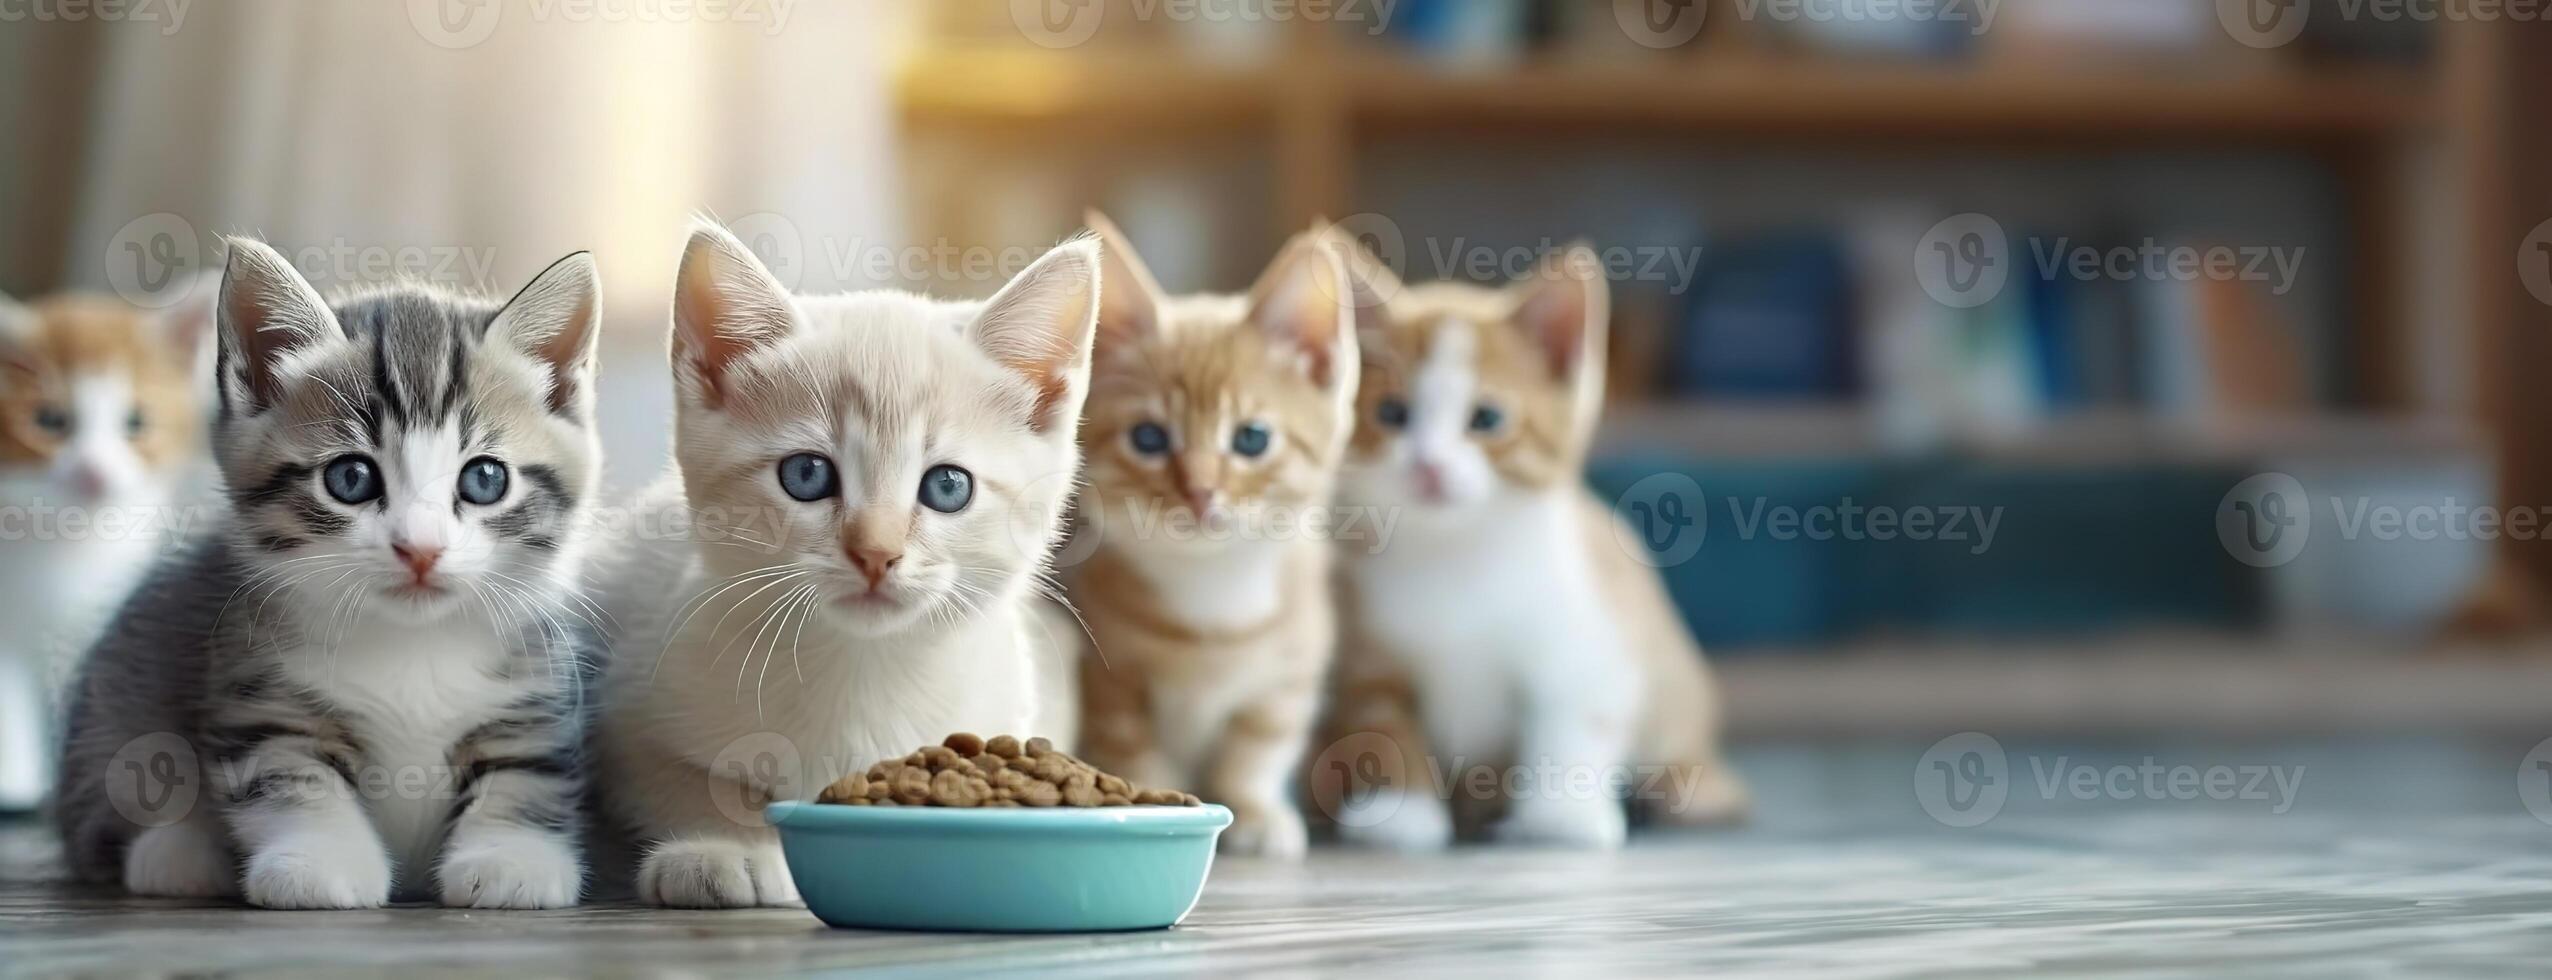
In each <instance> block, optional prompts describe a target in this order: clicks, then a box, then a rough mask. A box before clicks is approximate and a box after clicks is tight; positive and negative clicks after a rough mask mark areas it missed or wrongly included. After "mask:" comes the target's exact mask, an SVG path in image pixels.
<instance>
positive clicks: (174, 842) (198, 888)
mask: <svg viewBox="0 0 2552 980" xmlns="http://www.w3.org/2000/svg"><path fill="white" fill-rule="evenodd" d="M124 890H125V891H128V892H131V893H133V894H135V895H151V896H157V897H162V898H220V897H224V896H229V895H236V894H239V865H238V863H237V862H236V861H235V860H234V859H233V858H232V857H231V854H230V842H229V841H228V840H225V839H223V838H222V835H221V828H220V827H218V826H208V825H207V823H206V822H205V821H201V820H191V819H190V820H180V821H178V822H176V823H173V824H169V825H167V826H165V827H152V828H149V829H146V830H144V831H142V833H141V834H140V836H137V837H135V838H133V845H132V847H130V848H128V849H126V850H125V852H124Z"/></svg>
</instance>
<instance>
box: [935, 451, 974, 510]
mask: <svg viewBox="0 0 2552 980" xmlns="http://www.w3.org/2000/svg"><path fill="white" fill-rule="evenodd" d="M973 499H975V475H974V474H972V473H968V472H966V471H965V470H962V469H958V468H957V467H954V466H950V465H948V464H946V463H941V464H939V465H937V466H933V467H931V468H930V472H928V473H924V474H922V506H924V507H928V508H930V509H932V510H935V511H938V512H940V513H942V514H954V513H956V512H958V511H961V510H964V509H966V502H967V501H970V500H973Z"/></svg>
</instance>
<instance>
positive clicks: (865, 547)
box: [596, 225, 1100, 908]
mask: <svg viewBox="0 0 2552 980" xmlns="http://www.w3.org/2000/svg"><path fill="white" fill-rule="evenodd" d="M1099 286H1100V268H1099V246H1098V243H1096V242H1093V241H1089V240H1087V239H1082V240H1076V241H1072V242H1067V243H1065V244H1063V245H1060V246H1057V247H1056V248H1055V249H1054V250H1053V251H1052V252H1049V253H1047V254H1046V255H1045V257H1043V258H1040V259H1038V260H1037V261H1036V262H1035V263H1034V264H1032V265H1030V266H1029V267H1028V268H1027V269H1025V270H1023V271H1021V272H1020V273H1019V275H1018V276H1017V277H1016V278H1014V279H1012V280H1011V281H1010V283H1009V285H1007V286H1005V287H1003V288H1002V289H1001V291H1000V292H999V293H997V294H995V295H994V296H993V297H992V298H991V299H990V300H987V301H980V302H944V301H938V300H933V299H930V298H928V297H924V296H917V295H913V294H911V293H903V292H895V291H891V290H872V291H866V292H856V293H844V294H839V295H798V294H793V293H791V292H789V291H788V290H787V289H786V288H784V287H783V286H781V285H780V283H779V282H778V281H777V280H776V279H774V278H773V277H772V276H771V273H770V272H769V270H767V269H766V268H764V266H763V265H762V263H761V261H760V260H758V259H756V258H755V257H754V255H753V253H752V252H750V251H748V250H746V248H745V247H744V245H743V243H741V242H738V241H737V240H736V239H735V237H734V236H732V235H730V234H728V233H727V232H726V231H725V230H724V229H721V228H718V227H716V226H714V225H704V226H702V227H701V228H699V229H698V230H696V231H695V232H694V233H693V234H692V237H691V242H690V245H689V247H688V248H687V249H685V251H684V252H683V257H682V265H681V269H680V271H679V272H678V273H677V274H676V281H675V285H674V308H673V333H672V357H671V362H672V363H671V366H672V369H673V376H674V387H675V390H676V393H677V397H676V406H675V411H674V462H675V469H674V473H673V475H672V479H670V480H668V481H666V482H665V483H663V484H660V485H659V486H658V487H656V488H655V489H653V490H650V491H649V492H648V495H647V496H646V498H644V499H643V500H642V501H641V505H640V506H641V509H642V512H643V513H644V514H646V515H650V516H644V517H642V518H641V520H642V521H643V522H644V525H642V533H639V534H635V535H633V536H632V540H630V541H627V542H625V543H624V547H622V548H621V549H620V550H619V553H618V554H616V555H614V556H613V557H612V558H611V559H610V560H608V561H607V563H606V568H605V570H604V572H603V577H604V588H603V593H604V595H605V597H606V601H605V605H606V608H607V611H608V612H609V613H610V615H611V619H612V620H613V627H612V633H613V636H612V640H613V652H612V655H611V659H610V662H609V663H608V664H607V665H606V666H605V667H604V670H603V682H602V691H603V698H602V702H603V703H602V708H601V711H600V717H599V720H598V721H597V723H596V741H597V743H598V748H599V752H598V756H599V759H600V769H601V779H600V780H599V782H598V783H597V788H598V792H599V795H600V797H601V800H602V805H603V810H604V813H605V814H606V815H607V816H609V817H611V818H614V819H615V820H616V821H617V822H618V823H619V824H620V826H621V827H622V828H623V829H626V830H627V831H629V832H631V833H632V834H633V835H634V836H635V838H636V842H637V843H638V844H639V845H641V846H643V847H644V848H645V857H644V858H643V860H642V861H641V863H640V865H639V868H638V876H637V880H636V882H635V885H636V889H637V893H638V898H639V899H640V900H641V901H644V902H647V903H650V904H656V905H670V906H682V907H695V908H725V907H735V906H752V905H785V904H789V903H792V902H795V901H796V900H797V895H798V893H797V887H796V883H795V880H794V879H793V878H791V877H790V875H789V870H788V866H787V864H786V863H785V862H784V861H783V859H782V857H781V854H780V848H779V840H778V836H777V834H776V832H774V831H773V830H772V829H771V828H770V827H769V826H767V825H766V824H764V823H762V822H761V821H760V818H759V813H760V811H761V808H762V805H763V803H765V802H767V801H770V800H775V799H801V800H803V799H812V798H813V797H814V796H815V794H816V793H817V792H818V791H820V790H822V789H823V788H824V787H825V786H826V785H828V784H830V783H832V782H833V781H834V780H835V779H838V778H840V777H841V776H843V775H845V774H847V773H853V772H859V771H861V770H864V769H866V768H868V767H869V766H870V765H872V764H875V763H877V762H879V761H881V760H884V759H887V758H891V757H896V756H901V755H903V754H905V753H907V752H910V751H912V750H913V748H914V747H915V746H920V745H930V744H936V743H938V742H939V740H941V739H943V738H946V737H948V735H949V733H951V732H960V731H970V732H979V733H985V734H999V733H1009V734H1016V735H1029V736H1033V735H1047V736H1049V737H1052V738H1054V740H1055V741H1056V742H1057V743H1059V744H1060V743H1065V742H1068V741H1069V740H1070V739H1069V736H1070V734H1071V731H1070V727H1069V726H1070V725H1071V724H1073V723H1072V722H1071V721H1070V720H1069V719H1054V718H1050V717H1049V715H1048V708H1049V706H1050V705H1053V704H1056V703H1062V704H1070V703H1071V699H1070V697H1069V696H1068V694H1059V693H1058V692H1057V691H1056V690H1055V689H1056V688H1057V687H1062V688H1065V689H1067V690H1068V688H1069V685H1070V683H1071V667H1070V665H1071V664H1072V663H1073V661H1074V660H1075V659H1077V658H1078V656H1079V654H1080V646H1079V642H1078V641H1079V639H1080V634H1079V632H1078V630H1077V629H1075V628H1074V627H1072V626H1071V625H1069V624H1068V623H1063V624H1058V623H1056V622H1053V621H1051V620H1049V619H1048V618H1047V616H1046V611H1047V609H1046V603H1045V602H1044V597H1043V595H1041V594H1040V592H1039V591H1038V587H1039V579H1040V576H1042V575H1044V574H1045V572H1046V570H1047V567H1048V563H1049V561H1050V558H1051V554H1050V552H1051V549H1052V546H1053V544H1054V543H1055V541H1057V540H1058V539H1059V538H1060V537H1061V536H1062V531H1063V519H1062V518H1063V513H1064V502H1065V498H1066V497H1067V496H1068V495H1069V494H1070V492H1071V490H1072V474H1073V473H1074V472H1075V470H1076V469H1077V465H1078V448H1077V445H1076V443H1075V442H1074V432H1075V430H1076V429H1077V428H1078V427H1079V424H1080V418H1081V402H1082V398H1083V393H1084V392H1085V391H1086V390H1087V385H1088V382H1089V373H1090V338H1091V332H1092V330H1093V329H1094V328H1095V324H1096V320H1097V317H1098V297H1099ZM665 515H669V516H671V517H673V518H675V519H676V520H675V521H673V522H672V523H666V522H663V521H660V520H658V517H659V516H665ZM643 527H658V528H664V529H665V530H666V531H667V532H670V533H645V532H644V531H643ZM683 529H687V530H683Z"/></svg>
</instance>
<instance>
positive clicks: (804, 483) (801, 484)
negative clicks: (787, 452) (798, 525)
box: [780, 453, 842, 501]
mask: <svg viewBox="0 0 2552 980" xmlns="http://www.w3.org/2000/svg"><path fill="white" fill-rule="evenodd" d="M841 488H842V484H841V480H840V479H838V478H836V477H835V476H834V475H833V461H832V460H829V459H826V458H824V457H822V456H818V455H816V454H814V453H799V454H797V455H795V456H791V457H789V458H787V459H784V460H781V461H780V489H781V491H783V492H785V493H787V494H788V495H789V496H790V497H792V498H795V499H798V500H805V501H816V500H822V499H824V498H826V497H830V496H832V495H833V494H834V493H835V492H837V491H839V490H841Z"/></svg>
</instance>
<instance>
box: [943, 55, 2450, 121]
mask: <svg viewBox="0 0 2552 980" xmlns="http://www.w3.org/2000/svg"><path fill="white" fill-rule="evenodd" d="M1305 73H1322V74H1324V75H1325V76H1326V77H1325V78H1324V79H1323V81H1325V82H1327V83H1328V84H1323V85H1318V86H1313V87H1312V88H1315V89H1316V90H1317V91H1320V92H1323V93H1328V97H1329V98H1332V99H1334V100H1335V103H1336V104H1335V105H1332V106H1330V107H1328V108H1329V110H1330V111H1332V112H1335V113H1337V114H1339V115H1340V116H1342V117H1344V118H1345V119H1347V120H1349V121H1351V122H1352V123H1354V124H1357V125H1387V126H1389V127H1392V128H1394V129H1398V128H1401V127H1405V126H1410V125H1421V126H1436V125H1466V124H1477V123H1491V124H1508V123H1515V122H1519V121H1531V122H1542V123H1552V122H1556V123H1563V124H1572V125H1580V126H1600V125H1622V126H1636V127H1642V128H1655V127H1660V126H1665V127H1681V128H1685V129H1694V130H1702V131H1710V130H1717V129H1729V130H1745V131H1792V132H1804V133H1816V134H1823V135H1827V136H1833V137H1842V138H1873V139H1875V138H1888V139H1899V138H1902V137H1904V136H1907V135H1909V134H1925V135H1930V136H1937V137H1943V138H1947V137H1973V136H1977V135H1980V134H1981V135H1987V136H1992V135H1996V134H2000V135H2004V136H2009V137H2017V138H2027V137H2034V136H2043V137H2060V138H2098V139H2113V138H2122V137H2128V136H2132V137H2135V138H2139V139H2152V138H2156V137H2167V136H2172V135H2180V136H2187V137H2192V138H2195V137H2206V138H2210V139H2222V138H2225V137H2234V138H2242V139H2279V138H2299V137H2300V138H2325V137H2347V136H2369V137H2377V136H2385V135H2390V134H2394V133H2397V132H2399V131H2402V130H2405V129H2410V128H2415V127H2419V126H2422V125H2425V124H2426V123H2427V122H2428V121H2429V117H2430V106H2431V105H2432V101H2431V100H2430V98H2429V97H2428V95H2427V93H2426V90H2425V85H2424V84H2423V83H2422V82H2421V81H2420V76H2419V75H2418V74H2417V73H2414V72H2409V71H2403V70H2393V69H2384V68H2351V69H2345V70H2328V71H2306V70H2281V71H2249V72H2242V73H2236V74H2223V73H2218V74H2206V73H2178V72H2174V71H2170V70H2163V69H2155V70H2136V69H2132V68H2123V67H2119V66H2115V65H2106V66H2102V67H2099V68H2094V69H2074V70H2068V69H2063V68H2045V69H2032V68H2026V67H2023V66H2016V65H1990V66H1988V65H1964V64H1952V65H1912V64H1871V63H1857V62H1836V61H1825V60H1817V59H1809V58H1783V57H1771V56H1742V57H1728V58H1719V59H1708V60H1698V61H1694V62H1691V63H1675V64H1665V63H1653V62H1652V63H1645V64H1640V65H1636V66H1618V65H1605V64H1593V63H1569V62H1554V63H1546V64H1536V65H1528V66H1526V67H1523V68H1519V69H1515V70H1512V71H1503V72H1497V73H1494V74H1484V73H1460V72H1447V71H1441V70H1436V69H1432V68H1429V67H1426V66H1423V65H1418V64H1414V63H1409V62H1404V61H1400V60H1397V59H1389V58H1382V57H1344V58H1337V59H1321V60H1303V61H1290V60H1289V61H1280V62H1277V63H1272V64H1269V65H1266V66H1261V67H1255V68H1238V69H1235V68H1227V67H1216V66H1208V65H1202V64H1194V63H1188V62H1183V61H1180V60H1178V59H1174V58H1163V57H1158V56H1151V55H1144V54H1139V53H1124V54H1116V55H1111V54H1107V53H1090V54H1081V53H1071V54H1057V53H1053V52H1045V51H1019V50H1011V49H983V50H963V49H956V50H939V51H932V52H927V53H924V54H922V55H919V56H917V57H915V58H914V59H912V60H911V61H910V62H908V63H907V64H906V65H905V66H904V68H903V71H902V73H901V77H900V85H899V92H900V98H901V102H902V105H903V108H904V110H905V112H906V114H907V116H908V117H910V118H913V119H917V120H925V121H946V122H969V123H994V124H998V123H1037V122H1106V121H1110V120H1122V121H1131V122H1143V123H1164V122H1178V121H1189V122H1195V121H1220V122H1245V121H1251V120H1259V119H1265V118H1269V117H1272V116H1273V115H1274V114H1275V113H1276V112H1277V111H1278V110H1279V109H1280V107H1283V106H1286V105H1288V101H1287V100H1289V99H1296V98H1299V97H1300V95H1301V93H1302V92H1303V91H1304V90H1305V85H1304V81H1305V77H1306V76H1305Z"/></svg>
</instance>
